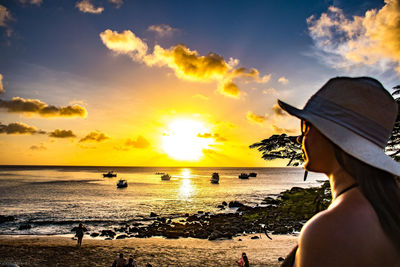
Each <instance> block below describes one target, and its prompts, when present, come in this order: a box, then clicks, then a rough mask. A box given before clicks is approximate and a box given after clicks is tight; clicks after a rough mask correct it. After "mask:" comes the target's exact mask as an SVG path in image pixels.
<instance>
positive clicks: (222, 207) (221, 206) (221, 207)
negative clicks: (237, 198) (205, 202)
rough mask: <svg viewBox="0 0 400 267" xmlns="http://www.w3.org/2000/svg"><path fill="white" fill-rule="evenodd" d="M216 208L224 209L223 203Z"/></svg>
mask: <svg viewBox="0 0 400 267" xmlns="http://www.w3.org/2000/svg"><path fill="white" fill-rule="evenodd" d="M217 208H219V209H221V210H224V209H225V206H224V205H218V206H217Z"/></svg>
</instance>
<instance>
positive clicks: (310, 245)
mask: <svg viewBox="0 0 400 267" xmlns="http://www.w3.org/2000/svg"><path fill="white" fill-rule="evenodd" d="M355 197H356V198H355V199H351V201H350V200H348V199H343V200H342V202H341V203H339V204H337V205H333V207H332V208H330V209H328V210H326V211H323V212H320V213H318V214H317V215H315V216H314V217H313V218H312V219H311V220H309V221H308V222H307V223H306V224H305V225H304V227H303V229H302V231H301V235H300V240H299V251H298V253H297V256H296V262H302V263H303V264H301V265H300V266H318V264H319V266H357V265H358V266H360V265H359V264H360V262H365V263H368V264H367V265H363V266H380V264H382V262H376V265H375V261H377V260H378V258H377V257H376V255H380V256H385V254H386V251H385V250H382V249H381V248H380V247H382V246H385V244H386V245H388V244H387V241H388V240H387V238H386V236H385V234H384V233H383V231H382V229H381V227H380V224H379V220H378V218H377V216H376V214H375V213H374V211H373V209H372V207H371V206H370V205H369V203H368V202H365V201H364V200H363V199H357V196H355ZM388 249H390V244H389V245H388ZM351 262H354V263H357V264H354V265H352V264H351ZM314 264H315V265H314ZM343 264H344V265H343Z"/></svg>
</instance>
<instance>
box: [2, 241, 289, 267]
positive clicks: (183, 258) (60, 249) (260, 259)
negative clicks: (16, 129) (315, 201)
mask: <svg viewBox="0 0 400 267" xmlns="http://www.w3.org/2000/svg"><path fill="white" fill-rule="evenodd" d="M252 236H255V235H248V236H239V237H235V238H233V239H231V240H216V241H208V240H203V239H194V238H180V239H165V238H155V237H153V238H145V239H139V238H131V239H121V240H102V239H92V238H84V239H83V245H82V247H81V248H78V247H76V240H72V238H71V237H64V236H5V235H4V236H0V266H5V265H7V264H12V263H14V264H18V265H19V266H111V265H112V263H113V261H114V259H115V258H116V257H117V256H118V255H119V253H120V252H122V253H123V254H124V256H125V258H127V257H129V256H133V258H134V259H135V260H136V261H137V263H138V266H145V265H146V263H151V264H152V265H153V266H237V265H236V263H235V262H236V261H237V260H238V259H239V258H240V256H241V253H242V252H246V253H247V256H248V258H249V261H250V266H279V262H278V258H279V257H285V256H286V254H287V253H288V252H289V251H290V250H291V248H292V247H293V246H295V244H296V242H297V237H296V236H291V235H272V239H273V240H269V239H268V238H267V237H266V236H265V235H260V234H257V235H256V236H261V238H260V239H251V237H252ZM239 239H241V240H242V241H239Z"/></svg>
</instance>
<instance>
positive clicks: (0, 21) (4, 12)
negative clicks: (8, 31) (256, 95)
mask: <svg viewBox="0 0 400 267" xmlns="http://www.w3.org/2000/svg"><path fill="white" fill-rule="evenodd" d="M12 20H14V18H13V17H12V16H11V13H10V12H9V11H8V9H7V8H6V7H5V6H3V5H0V27H7V22H9V21H12Z"/></svg>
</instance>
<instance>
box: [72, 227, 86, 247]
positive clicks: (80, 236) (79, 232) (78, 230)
mask: <svg viewBox="0 0 400 267" xmlns="http://www.w3.org/2000/svg"><path fill="white" fill-rule="evenodd" d="M86 231H87V229H86V227H85V226H84V225H83V224H82V223H80V224H79V226H78V227H76V228H75V232H76V234H75V236H76V237H77V238H78V244H77V246H78V247H81V246H82V239H83V236H84V234H85V232H86Z"/></svg>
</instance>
